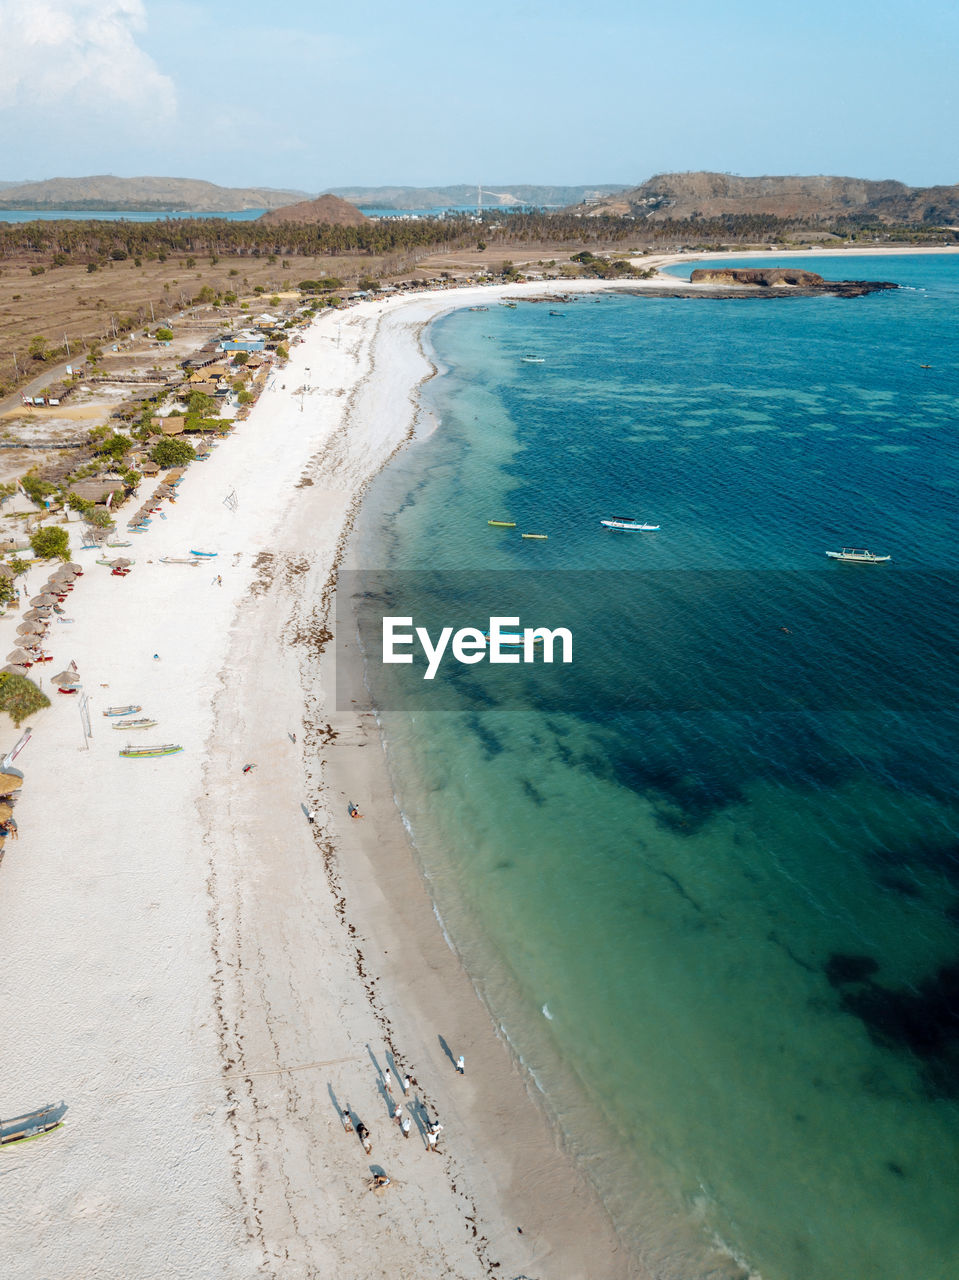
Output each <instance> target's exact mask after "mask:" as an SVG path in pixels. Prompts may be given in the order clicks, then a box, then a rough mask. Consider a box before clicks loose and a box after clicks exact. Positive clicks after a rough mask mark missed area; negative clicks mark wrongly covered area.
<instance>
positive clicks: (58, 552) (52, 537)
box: [30, 525, 70, 560]
mask: <svg viewBox="0 0 959 1280" xmlns="http://www.w3.org/2000/svg"><path fill="white" fill-rule="evenodd" d="M30 546H31V547H32V548H33V554H34V555H35V556H36V557H37V559H38V560H66V559H68V557H69V555H70V536H69V534H68V533H67V531H66V529H56V528H54V527H53V526H52V525H46V526H45V527H43V528H41V529H35V530H34V531H33V533H32V534H31V535H30Z"/></svg>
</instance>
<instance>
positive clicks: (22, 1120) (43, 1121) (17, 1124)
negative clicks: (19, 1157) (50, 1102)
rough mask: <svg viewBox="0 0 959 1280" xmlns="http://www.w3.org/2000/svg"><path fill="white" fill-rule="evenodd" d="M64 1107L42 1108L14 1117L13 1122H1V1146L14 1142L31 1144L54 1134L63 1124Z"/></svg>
mask: <svg viewBox="0 0 959 1280" xmlns="http://www.w3.org/2000/svg"><path fill="white" fill-rule="evenodd" d="M62 1114H63V1106H62V1104H61V1106H59V1107H55V1106H49V1107H41V1108H40V1110H39V1111H30V1112H28V1113H27V1115H25V1116H14V1117H13V1119H12V1120H0V1146H3V1147H6V1146H9V1145H11V1144H12V1143H14V1142H29V1141H30V1140H31V1139H32V1138H40V1137H42V1136H43V1134H45V1133H52V1132H53V1130H54V1129H59V1128H60V1126H61V1125H62V1124H63V1121H62V1120H61V1119H60V1116H61V1115H62Z"/></svg>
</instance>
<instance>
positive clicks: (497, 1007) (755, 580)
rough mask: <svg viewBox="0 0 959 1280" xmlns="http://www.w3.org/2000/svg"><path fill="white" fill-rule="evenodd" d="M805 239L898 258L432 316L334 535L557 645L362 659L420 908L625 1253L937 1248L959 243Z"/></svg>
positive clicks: (904, 1263)
mask: <svg viewBox="0 0 959 1280" xmlns="http://www.w3.org/2000/svg"><path fill="white" fill-rule="evenodd" d="M770 260H771V259H770V258H769V257H768V256H767V257H765V258H764V259H763V262H765V263H768V262H769V261H770ZM801 265H804V266H809V267H810V268H811V269H812V270H821V271H822V273H823V274H824V275H826V276H830V275H832V276H835V275H836V274H837V273H838V272H840V271H841V272H842V274H843V275H847V276H850V277H855V278H874V279H887V280H892V281H896V282H898V283H899V284H900V285H901V286H902V287H901V288H900V289H898V290H896V291H894V292H888V293H881V294H876V295H873V296H871V297H867V298H861V299H854V300H840V299H829V298H818V299H800V298H796V299H787V300H782V301H780V300H761V299H760V300H750V301H738V300H732V301H720V300H711V299H695V300H682V299H659V300H657V299H649V298H636V297H629V296H618V295H608V294H607V295H604V296H592V297H586V298H583V299H581V300H579V301H576V302H573V303H559V302H557V303H555V304H553V303H546V304H542V303H540V304H534V303H527V304H524V303H521V304H520V305H519V306H518V307H517V308H515V309H507V308H503V307H500V306H497V305H495V304H494V305H492V306H491V307H490V309H489V310H488V311H486V312H483V313H473V312H470V311H459V312H456V313H453V314H451V315H448V316H447V317H445V318H443V319H441V320H439V321H438V322H436V323H435V324H434V325H433V326H432V330H431V335H432V344H433V347H434V349H435V353H436V358H437V361H438V363H439V365H440V368H441V375H440V376H439V377H438V378H437V379H435V380H434V381H433V383H432V384H431V386H430V388H429V390H428V393H427V399H428V401H429V404H430V407H431V408H432V410H433V413H434V414H435V417H436V419H437V421H438V426H437V429H436V430H435V431H434V432H433V433H432V434H430V435H428V436H426V437H425V438H422V439H419V440H418V441H417V442H415V443H414V444H413V445H412V446H411V447H410V448H408V449H407V450H406V451H405V452H403V453H402V454H401V455H400V456H399V457H398V458H397V460H396V461H395V462H394V463H393V464H392V465H391V466H390V467H389V468H388V469H387V470H386V471H385V472H384V473H383V474H382V475H381V476H380V477H379V478H378V480H377V481H376V483H375V484H374V486H373V487H372V490H371V492H370V494H369V496H368V498H367V501H366V505H365V508H364V519H363V521H362V522H361V524H362V532H361V534H360V535H358V537H357V541H356V545H355V548H354V552H355V557H356V558H357V561H358V563H361V564H365V565H366V566H368V567H370V568H372V569H376V570H384V571H387V574H388V575H389V582H390V583H391V586H390V591H391V596H390V605H391V610H392V611H393V612H397V613H405V612H407V609H406V608H405V607H400V606H404V605H405V604H406V603H407V600H408V598H411V597H408V596H406V595H404V592H405V591H406V588H405V586H404V584H406V583H414V584H415V583H421V582H422V581H424V579H423V578H422V575H421V571H424V570H438V571H444V576H443V577H440V578H429V579H428V583H429V585H428V588H424V589H423V590H424V591H425V592H426V596H428V600H429V607H430V609H432V610H433V612H434V613H441V612H442V609H441V607H440V606H441V605H442V603H443V600H444V599H445V600H447V601H448V602H449V614H450V616H449V617H448V618H447V619H446V621H448V622H449V623H450V624H451V625H454V626H462V625H465V624H466V623H467V622H471V621H475V620H477V619H482V623H481V625H485V617H486V611H487V609H488V605H489V603H490V601H491V600H493V599H494V598H495V594H496V592H495V584H496V583H497V582H502V583H503V585H504V599H506V606H505V607H504V611H505V612H511V611H512V610H511V608H510V607H509V605H511V604H512V603H513V601H515V599H516V598H517V594H518V595H519V596H520V597H522V595H523V590H524V587H523V584H525V585H526V590H527V592H528V599H529V600H531V601H536V602H537V614H536V616H532V617H525V616H524V618H523V622H524V623H536V624H538V623H543V622H548V621H552V622H555V623H556V624H558V623H559V622H562V624H563V625H568V626H570V627H571V629H572V631H573V634H574V638H575V637H576V636H577V635H579V637H580V640H581V644H580V647H579V648H577V649H575V650H574V662H573V664H572V666H571V667H569V668H563V669H558V670H557V671H555V672H551V673H550V677H549V680H550V683H548V684H546V685H543V684H537V683H536V681H534V680H526V678H525V676H524V674H523V673H522V672H520V671H519V669H508V670H505V671H504V670H502V669H498V670H496V671H494V670H493V669H492V668H491V667H489V666H488V665H487V664H485V663H484V664H483V665H482V666H478V667H474V668H469V669H468V672H467V669H466V668H460V669H459V670H453V667H455V665H456V664H453V666H444V668H443V673H442V675H441V676H439V677H437V681H436V682H435V683H436V684H437V686H438V687H439V689H440V692H439V693H438V694H435V693H434V694H431V697H432V698H433V700H432V701H430V698H428V697H427V696H426V695H425V694H424V697H423V701H422V705H421V706H420V705H417V704H416V702H415V699H414V701H413V702H412V703H411V702H410V701H409V700H408V699H407V700H406V701H402V700H401V699H398V698H396V697H394V696H393V691H394V689H395V688H397V687H398V684H397V680H398V676H399V675H402V676H404V677H405V676H408V675H409V670H408V669H406V668H403V669H400V668H380V667H378V666H377V667H376V668H375V669H374V668H372V667H371V685H372V688H373V691H374V694H375V696H376V698H377V701H378V703H379V705H380V707H381V716H382V723H383V726H384V732H385V735H386V739H387V745H388V752H389V759H390V763H391V768H392V770H393V775H394V783H395V789H396V795H397V799H398V803H399V804H400V806H401V808H402V810H403V813H404V815H405V817H406V820H407V824H408V827H409V830H410V834H411V838H412V840H413V843H414V848H415V851H416V856H417V858H418V859H419V860H420V862H421V865H422V867H423V870H424V873H425V875H426V876H427V877H428V881H429V884H430V888H431V891H432V893H433V894H434V897H435V901H436V904H437V909H438V912H439V914H440V916H441V917H442V920H443V923H444V926H445V928H446V929H447V932H448V934H449V936H450V937H451V939H452V941H453V943H454V945H455V946H456V948H457V950H458V951H459V953H460V954H461V955H462V957H463V959H464V962H465V964H466V966H467V968H468V970H469V972H470V973H471V975H472V976H473V979H474V982H475V984H476V987H477V989H478V991H479V992H480V994H481V996H482V998H483V999H484V1000H485V1002H486V1003H487V1005H488V1007H489V1008H490V1010H491V1012H492V1014H493V1017H494V1019H495V1020H496V1022H497V1023H498V1024H499V1025H500V1026H501V1027H502V1029H503V1034H504V1035H505V1036H506V1037H507V1038H508V1040H509V1042H510V1044H511V1046H512V1048H513V1050H514V1052H515V1053H516V1054H517V1055H518V1056H519V1057H520V1058H521V1059H522V1061H523V1063H524V1064H525V1066H526V1068H527V1070H528V1071H529V1072H530V1073H531V1074H532V1076H533V1078H534V1079H535V1081H536V1084H537V1086H538V1087H539V1088H540V1089H541V1090H542V1091H543V1094H544V1096H545V1099H546V1102H547V1106H548V1107H549V1109H550V1111H551V1113H552V1115H553V1117H554V1119H555V1122H556V1124H557V1125H558V1126H559V1127H560V1129H561V1130H562V1133H563V1136H564V1141H565V1143H566V1144H567V1146H568V1147H569V1149H570V1150H571V1151H572V1152H573V1153H574V1154H575V1156H576V1157H577V1158H578V1159H579V1160H580V1161H581V1162H582V1164H583V1167H584V1168H585V1169H586V1171H587V1172H588V1174H589V1176H590V1177H591V1178H592V1179H593V1181H594V1183H595V1185H596V1186H597V1188H598V1189H599V1192H600V1194H601V1195H602V1196H603V1198H604V1200H605V1201H606V1203H607V1205H608V1206H609V1209H610V1212H611V1213H612V1215H613V1217H614V1218H615V1220H616V1222H617V1223H618V1225H619V1227H620V1229H621V1230H622V1232H623V1233H624V1235H625V1236H626V1237H627V1238H628V1239H629V1240H630V1241H631V1243H632V1245H633V1247H634V1248H635V1249H636V1251H637V1252H638V1253H639V1254H640V1255H641V1256H642V1257H643V1258H644V1259H645V1260H646V1261H647V1263H649V1265H650V1266H651V1267H652V1268H653V1269H654V1271H655V1273H656V1274H657V1275H658V1276H661V1277H664V1278H665V1280H694V1278H696V1280H698V1278H700V1277H706V1276H710V1277H727V1276H745V1275H746V1274H749V1273H753V1274H755V1275H759V1276H762V1277H763V1280H920V1278H921V1280H947V1278H955V1277H957V1276H959V803H957V768H956V748H957V728H959V706H957V694H959V678H957V669H956V651H957V641H959V605H957V593H956V589H955V588H956V579H955V572H954V567H953V566H954V561H955V542H956V530H957V514H959V448H957V443H959V334H957V328H956V324H955V315H956V308H957V305H959V258H956V257H949V256H945V255H943V256H902V257H877V258H865V257H864V258H861V259H845V260H842V261H837V260H836V259H829V260H824V261H822V262H821V263H818V262H817V260H816V259H805V260H803V262H802V264H801ZM551 310H556V311H559V312H561V313H562V314H561V315H551V314H549V313H550V311H551ZM530 352H532V353H536V354H538V355H541V356H542V357H543V358H544V363H542V364H527V363H524V362H523V361H522V356H523V354H525V353H530ZM922 365H930V366H931V368H929V369H924V368H921V367H920V366H922ZM623 514H626V515H635V516H636V517H638V518H641V519H645V520H649V521H651V522H653V523H657V524H660V525H661V529H660V531H659V532H658V533H654V534H648V535H617V534H611V533H608V532H606V531H605V530H603V529H602V528H600V526H599V524H598V521H599V519H600V518H601V517H603V516H608V515H623ZM489 519H508V520H515V521H516V522H517V528H516V529H515V530H495V529H492V528H490V527H489V526H488V525H487V521H488V520H489ZM524 531H530V532H543V533H547V534H548V535H549V538H548V541H538V542H532V541H523V540H522V539H521V538H520V536H519V535H520V533H521V532H524ZM843 545H854V546H865V547H868V548H870V549H871V550H872V551H874V552H877V553H883V554H889V555H891V556H892V557H893V559H892V560H891V562H889V563H888V564H883V565H875V566H865V567H859V566H850V565H843V564H835V563H832V562H830V561H829V560H827V559H826V557H825V555H824V553H825V552H826V551H827V550H830V549H838V548H839V547H842V546H843ZM444 584H445V585H444ZM491 584H492V585H491ZM418 589H419V588H417V590H418ZM410 590H411V593H412V595H416V591H415V590H413V588H411V589H410ZM444 593H445V595H444ZM424 607H425V606H424ZM564 608H565V610H566V611H567V612H566V614H565V616H564V617H562V618H559V617H557V616H555V615H556V614H557V613H558V612H562V611H563V609H564ZM550 609H552V610H553V614H552V615H551V614H550ZM521 611H522V608H521ZM464 672H467V674H468V677H469V680H471V681H472V684H470V685H469V686H467V685H466V683H465V681H466V675H463V674H462V673H464ZM847 675H848V679H847V678H846V677H847ZM484 681H485V682H486V683H485V684H484ZM511 682H512V683H511ZM421 683H422V684H424V687H425V682H421ZM408 688H409V685H407V689H408ZM484 691H485V692H484Z"/></svg>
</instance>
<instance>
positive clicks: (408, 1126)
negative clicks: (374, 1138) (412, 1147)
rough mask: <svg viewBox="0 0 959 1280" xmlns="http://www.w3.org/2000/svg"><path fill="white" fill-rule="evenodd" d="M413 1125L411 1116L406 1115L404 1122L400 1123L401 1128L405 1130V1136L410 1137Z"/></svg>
mask: <svg viewBox="0 0 959 1280" xmlns="http://www.w3.org/2000/svg"><path fill="white" fill-rule="evenodd" d="M412 1126H413V1121H412V1120H411V1119H410V1118H409V1116H404V1117H403V1120H402V1123H401V1124H400V1128H401V1129H402V1130H403V1137H404V1138H408V1137H409V1136H410V1129H411V1128H412Z"/></svg>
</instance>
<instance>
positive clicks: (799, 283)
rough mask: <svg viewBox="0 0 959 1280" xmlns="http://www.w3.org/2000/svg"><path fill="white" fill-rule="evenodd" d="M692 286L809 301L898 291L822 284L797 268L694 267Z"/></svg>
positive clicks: (877, 283)
mask: <svg viewBox="0 0 959 1280" xmlns="http://www.w3.org/2000/svg"><path fill="white" fill-rule="evenodd" d="M689 283H690V284H693V285H700V284H710V285H727V286H731V287H735V288H736V290H737V293H736V295H734V296H742V294H741V292H740V291H741V290H742V289H744V288H745V289H749V290H750V291H753V290H755V291H756V293H762V294H763V295H764V296H766V295H775V296H793V297H795V296H797V295H798V296H800V297H811V296H814V295H816V294H823V293H825V294H829V295H831V296H832V297H837V298H861V297H862V296H863V294H867V293H879V292H881V291H882V290H883V289H898V288H899V286H898V285H897V284H893V283H891V282H890V281H888V280H824V279H823V277H822V276H820V275H817V274H816V272H815V271H803V270H801V269H800V268H798V267H697V268H696V270H695V271H693V272H692V274H691V275H690V277H689Z"/></svg>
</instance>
